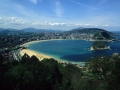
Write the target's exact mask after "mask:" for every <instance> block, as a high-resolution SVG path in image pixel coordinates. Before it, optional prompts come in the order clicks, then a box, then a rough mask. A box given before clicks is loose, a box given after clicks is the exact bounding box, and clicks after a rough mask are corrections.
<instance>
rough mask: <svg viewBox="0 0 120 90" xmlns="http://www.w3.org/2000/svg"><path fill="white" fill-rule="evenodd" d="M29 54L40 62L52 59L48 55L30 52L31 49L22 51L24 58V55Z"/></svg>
mask: <svg viewBox="0 0 120 90" xmlns="http://www.w3.org/2000/svg"><path fill="white" fill-rule="evenodd" d="M25 53H26V54H27V55H28V56H30V57H31V56H33V55H34V56H36V57H37V58H38V59H39V60H40V61H41V60H43V59H44V58H48V59H50V58H51V57H50V56H48V55H45V54H41V53H38V52H35V51H33V50H30V49H22V50H21V51H20V55H21V56H23V55H24V54H25Z"/></svg>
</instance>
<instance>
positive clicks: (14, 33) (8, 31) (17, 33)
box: [0, 30, 24, 35]
mask: <svg viewBox="0 0 120 90" xmlns="http://www.w3.org/2000/svg"><path fill="white" fill-rule="evenodd" d="M23 33H24V32H23V31H21V30H15V31H10V30H1V31H0V35H21V34H23Z"/></svg>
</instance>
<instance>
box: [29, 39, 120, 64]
mask: <svg viewBox="0 0 120 90" xmlns="http://www.w3.org/2000/svg"><path fill="white" fill-rule="evenodd" d="M106 44H108V45H109V46H110V48H111V50H104V51H90V50H88V48H90V46H91V45H92V42H89V41H84V40H50V41H44V42H36V43H32V44H29V45H28V48H29V49H31V50H34V51H37V52H40V53H43V54H46V55H50V56H52V57H53V58H55V59H57V60H62V61H66V62H72V63H73V62H74V63H79V62H85V61H86V60H87V59H88V58H90V57H96V56H105V55H112V54H113V53H116V52H117V53H120V42H119V41H117V42H112V43H106Z"/></svg>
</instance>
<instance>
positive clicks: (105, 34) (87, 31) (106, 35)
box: [64, 28, 114, 40]
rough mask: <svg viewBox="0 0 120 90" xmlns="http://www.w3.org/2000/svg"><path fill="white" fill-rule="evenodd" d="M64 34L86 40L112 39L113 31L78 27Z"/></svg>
mask: <svg viewBox="0 0 120 90" xmlns="http://www.w3.org/2000/svg"><path fill="white" fill-rule="evenodd" d="M64 36H67V37H69V38H74V39H86V40H112V39H114V38H113V33H112V32H109V31H106V30H104V29H99V28H76V29H72V30H70V31H66V32H64Z"/></svg>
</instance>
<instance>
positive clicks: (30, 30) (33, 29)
mask: <svg viewBox="0 0 120 90" xmlns="http://www.w3.org/2000/svg"><path fill="white" fill-rule="evenodd" d="M21 30H22V31H24V32H42V33H43V32H63V31H62V30H52V29H35V28H24V29H21Z"/></svg>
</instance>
